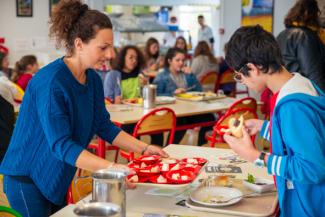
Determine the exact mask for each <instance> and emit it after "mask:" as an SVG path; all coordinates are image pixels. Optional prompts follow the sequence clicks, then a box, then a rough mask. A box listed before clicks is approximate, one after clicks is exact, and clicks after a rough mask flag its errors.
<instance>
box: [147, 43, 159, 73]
mask: <svg viewBox="0 0 325 217" xmlns="http://www.w3.org/2000/svg"><path fill="white" fill-rule="evenodd" d="M144 57H145V60H146V71H158V70H159V68H161V66H162V60H163V59H162V58H161V57H160V54H159V42H158V40H157V39H156V38H149V39H148V40H147V43H146V47H145V50H144Z"/></svg>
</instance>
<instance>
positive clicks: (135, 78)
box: [104, 45, 148, 104]
mask: <svg viewBox="0 0 325 217" xmlns="http://www.w3.org/2000/svg"><path fill="white" fill-rule="evenodd" d="M114 65H115V67H114V70H112V71H110V72H109V73H108V74H107V75H106V78H105V80H104V94H105V97H107V98H109V99H110V100H111V101H112V102H113V103H115V104H120V103H121V102H122V100H123V99H132V98H139V97H140V96H141V93H140V89H141V86H143V85H145V84H147V83H148V80H147V79H146V78H145V76H144V75H143V74H142V70H143V68H144V65H145V62H144V57H143V54H142V53H141V51H140V50H139V48H137V47H136V46H133V45H127V46H125V47H123V48H122V49H121V51H120V52H119V53H118V55H117V58H116V60H115V63H114Z"/></svg>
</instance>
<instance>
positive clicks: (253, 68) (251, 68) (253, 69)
mask: <svg viewBox="0 0 325 217" xmlns="http://www.w3.org/2000/svg"><path fill="white" fill-rule="evenodd" d="M247 67H248V68H249V75H251V76H252V75H253V76H257V75H259V74H260V70H259V68H258V67H257V66H256V65H255V64H253V63H247Z"/></svg>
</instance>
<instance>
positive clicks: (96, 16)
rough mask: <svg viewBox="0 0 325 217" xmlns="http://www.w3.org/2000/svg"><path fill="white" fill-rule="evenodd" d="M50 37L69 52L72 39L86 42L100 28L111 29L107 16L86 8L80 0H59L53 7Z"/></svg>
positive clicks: (71, 51)
mask: <svg viewBox="0 0 325 217" xmlns="http://www.w3.org/2000/svg"><path fill="white" fill-rule="evenodd" d="M49 24H50V34H49V35H50V37H54V38H55V39H56V42H57V46H58V47H60V46H62V45H63V46H64V47H65V48H66V49H67V52H68V53H69V54H72V53H73V51H74V40H75V39H76V38H78V37H79V38H81V40H82V41H83V42H84V43H88V42H89V41H90V40H91V39H93V38H95V36H96V33H97V32H98V31H99V30H101V29H106V28H108V29H112V23H111V21H110V19H109V18H108V16H106V15H105V14H103V13H101V12H99V11H97V10H91V9H89V8H88V5H86V4H82V3H81V1H80V0H61V1H60V2H59V3H58V5H57V6H56V7H55V9H54V11H53V13H52V15H51V18H50V21H49Z"/></svg>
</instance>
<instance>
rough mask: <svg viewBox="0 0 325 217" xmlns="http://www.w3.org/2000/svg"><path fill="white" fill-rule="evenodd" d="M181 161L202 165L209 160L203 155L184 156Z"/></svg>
mask: <svg viewBox="0 0 325 217" xmlns="http://www.w3.org/2000/svg"><path fill="white" fill-rule="evenodd" d="M181 162H183V163H187V164H194V165H200V166H202V165H204V164H205V163H206V162H207V159H205V158H201V157H190V158H183V159H182V160H181Z"/></svg>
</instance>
